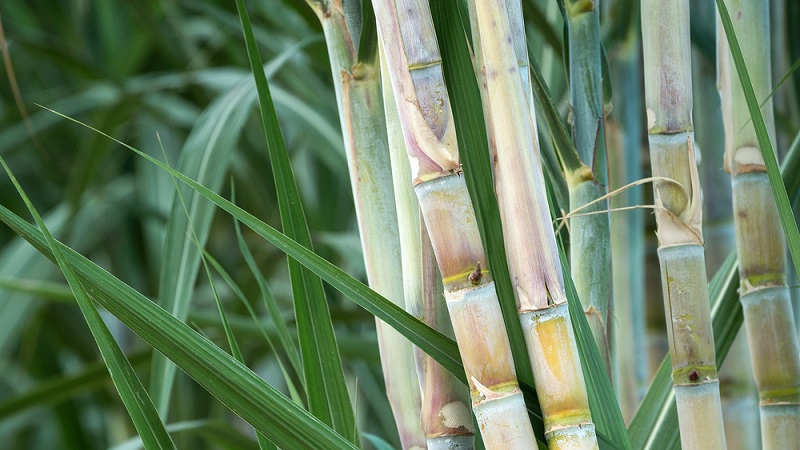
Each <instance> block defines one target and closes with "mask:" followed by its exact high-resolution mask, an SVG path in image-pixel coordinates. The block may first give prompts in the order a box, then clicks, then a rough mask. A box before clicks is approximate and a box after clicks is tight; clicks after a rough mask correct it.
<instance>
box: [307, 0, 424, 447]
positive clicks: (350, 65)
mask: <svg viewBox="0 0 800 450" xmlns="http://www.w3.org/2000/svg"><path fill="white" fill-rule="evenodd" d="M308 3H309V5H310V6H311V7H312V8H313V9H314V11H315V12H316V13H317V16H318V17H319V19H320V22H321V24H322V29H323V31H324V33H325V41H326V43H327V47H328V54H329V55H330V62H331V70H332V73H333V81H334V88H335V92H336V100H337V104H338V108H339V117H340V120H341V125H342V135H343V136H344V143H345V151H346V153H347V163H348V167H349V170H350V182H351V186H352V189H353V197H354V200H355V206H356V218H357V221H358V229H359V234H360V235H361V245H362V248H363V251H364V264H365V266H366V270H367V279H368V282H369V286H370V287H371V288H372V289H374V290H375V291H376V292H378V293H379V294H381V295H383V296H385V297H386V298H388V299H390V300H391V301H393V302H395V303H396V304H398V305H401V306H404V304H405V298H404V295H403V281H402V266H401V262H400V239H399V234H398V226H397V212H396V209H395V204H394V190H393V186H392V183H391V176H392V175H391V165H390V158H389V149H388V142H387V137H386V121H385V116H384V110H383V98H382V92H381V79H380V67H379V65H378V64H377V57H376V58H374V61H375V63H373V64H363V63H359V62H358V60H357V54H356V49H357V47H358V41H357V37H356V36H353V35H352V34H351V32H350V30H351V29H353V22H355V21H357V20H358V21H360V20H361V17H360V16H359V15H358V14H354V13H353V11H352V10H350V9H348V10H347V11H345V8H343V5H342V2H341V0H329V1H314V0H309V2H308ZM376 328H377V332H378V344H379V348H380V353H381V362H382V367H383V375H384V379H385V382H386V393H387V396H388V397H389V403H390V405H391V407H392V413H393V414H394V418H395V422H396V423H397V429H398V433H399V435H400V441H401V444H402V446H403V448H404V449H422V448H425V436H424V434H423V432H422V426H421V424H420V408H421V405H422V401H421V395H420V392H419V389H418V385H417V379H416V364H415V360H414V354H413V350H412V346H411V343H410V342H409V341H408V340H407V339H406V338H405V337H404V336H403V335H401V334H400V333H398V332H397V331H395V330H394V329H393V328H392V327H390V326H388V325H387V324H386V323H384V322H382V321H380V320H377V321H376Z"/></svg>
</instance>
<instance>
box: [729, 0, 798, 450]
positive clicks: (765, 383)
mask: <svg viewBox="0 0 800 450" xmlns="http://www.w3.org/2000/svg"><path fill="white" fill-rule="evenodd" d="M725 3H726V6H727V7H728V9H729V12H730V17H731V21H732V22H733V27H734V30H735V31H736V35H737V38H738V41H739V44H740V46H741V50H742V56H743V57H744V60H745V64H746V66H747V70H748V74H749V76H750V78H751V82H752V85H753V89H754V91H755V95H756V97H757V98H758V99H759V100H763V99H767V98H768V96H770V95H771V91H772V71H771V61H770V54H771V48H770V14H769V8H770V4H769V2H768V1H766V0H737V1H731V0H727V1H726V2H725ZM717 28H718V31H717V36H718V38H717V44H718V45H717V51H718V55H717V56H718V61H719V69H718V76H719V87H720V97H721V101H722V105H723V118H724V121H725V168H726V170H727V171H728V172H729V173H730V174H731V175H732V186H733V209H734V222H735V225H736V247H737V250H738V257H739V278H740V283H741V287H740V289H739V293H740V295H741V298H740V300H741V303H742V309H743V313H744V324H745V328H746V330H747V340H748V343H749V346H750V357H751V361H752V366H753V375H754V378H755V382H756V386H757V387H758V392H759V398H760V403H761V407H760V413H761V440H762V448H764V449H767V450H772V449H783V448H792V447H795V446H796V445H798V440H800V348H799V347H800V344H798V337H797V328H796V324H795V322H794V314H793V311H792V305H791V300H790V297H789V290H788V288H787V286H786V284H787V281H786V238H785V235H784V232H783V229H782V228H781V225H780V217H779V215H778V209H777V207H776V205H775V200H774V198H773V196H772V188H771V187H770V184H769V178H768V176H767V173H766V167H765V165H764V159H763V157H762V155H761V149H760V147H759V145H758V138H757V136H756V133H755V130H754V127H753V124H752V121H751V120H750V114H749V111H748V109H747V102H746V101H745V98H744V92H743V90H742V88H741V83H740V81H739V77H738V74H737V73H736V70H735V68H734V63H733V58H732V56H731V54H730V48H729V46H728V41H727V39H726V36H725V33H724V31H723V30H722V26H721V24H719V20H718V26H717ZM761 111H762V114H763V115H764V121H765V123H766V126H767V131H768V133H769V135H770V139H771V141H772V142H775V118H774V112H773V105H772V99H771V98H769V99H767V100H766V101H765V105H764V107H762V108H761Z"/></svg>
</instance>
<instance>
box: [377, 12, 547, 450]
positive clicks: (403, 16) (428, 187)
mask: <svg viewBox="0 0 800 450" xmlns="http://www.w3.org/2000/svg"><path fill="white" fill-rule="evenodd" d="M373 4H374V9H375V13H376V17H377V22H378V25H379V26H378V29H379V30H380V34H381V37H382V45H383V46H384V50H385V53H384V54H385V55H386V63H387V67H388V69H389V73H390V78H391V83H392V90H393V92H394V96H395V102H396V104H397V109H398V113H399V118H400V124H401V128H402V130H403V136H404V140H405V143H406V151H407V153H408V157H409V163H410V168H411V178H412V182H413V185H414V191H415V192H416V194H417V198H418V200H419V204H420V208H421V210H422V217H423V219H424V221H425V223H426V226H427V230H428V235H429V236H430V238H431V244H432V247H433V250H434V254H435V256H436V261H437V264H438V266H439V271H440V273H441V276H442V283H443V286H444V292H445V300H446V302H447V308H448V311H449V313H450V319H451V321H452V324H453V329H454V332H455V336H456V341H457V342H458V346H459V350H460V353H461V358H462V361H463V364H464V369H465V372H466V378H467V380H468V382H469V387H470V394H471V399H472V408H473V412H474V414H475V417H476V419H477V422H478V425H479V426H480V429H481V433H482V436H483V440H484V443H485V444H486V447H487V448H504V449H534V448H536V441H535V437H534V435H533V430H532V428H531V424H530V419H529V417H528V414H527V411H526V408H525V403H524V400H523V398H522V392H521V391H520V389H519V386H518V383H517V378H516V374H515V371H514V362H513V358H512V355H511V346H510V344H509V340H508V336H507V333H506V329H505V324H504V322H503V317H502V312H501V310H500V304H499V302H498V299H497V294H496V292H495V287H494V282H493V281H492V275H491V274H490V273H487V272H486V271H485V269H486V268H487V267H488V265H487V263H486V256H485V254H484V250H483V246H482V242H481V237H480V233H479V231H478V225H477V220H476V217H475V210H474V208H473V206H472V202H471V200H470V197H469V193H468V191H467V186H466V183H465V181H464V177H462V176H461V175H460V171H461V165H460V160H459V154H458V143H457V141H456V138H455V127H454V123H453V120H452V112H451V110H450V103H449V99H448V94H447V89H446V86H445V83H444V77H443V73H442V66H441V56H440V54H439V49H438V44H437V41H436V36H435V34H434V29H433V21H432V19H431V15H430V11H429V10H428V6H427V2H425V1H424V0H374V1H373Z"/></svg>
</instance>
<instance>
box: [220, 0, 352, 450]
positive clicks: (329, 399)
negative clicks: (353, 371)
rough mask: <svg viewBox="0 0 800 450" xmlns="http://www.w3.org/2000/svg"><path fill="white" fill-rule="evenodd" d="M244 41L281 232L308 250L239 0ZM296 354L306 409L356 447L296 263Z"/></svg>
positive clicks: (317, 316)
mask: <svg viewBox="0 0 800 450" xmlns="http://www.w3.org/2000/svg"><path fill="white" fill-rule="evenodd" d="M236 7H237V10H238V11H239V18H240V21H241V24H242V29H243V32H244V36H245V44H246V47H247V55H248V59H249V61H250V66H251V69H252V71H253V75H254V76H255V82H256V88H257V90H258V100H259V107H260V108H259V109H260V110H261V120H262V126H263V128H264V133H265V134H266V138H267V147H268V150H269V156H270V161H271V162H272V172H273V176H274V178H275V186H276V190H277V192H278V206H279V209H280V215H281V221H282V223H283V229H284V232H285V233H286V235H287V236H289V237H290V238H292V239H294V240H296V241H297V242H299V243H300V244H301V245H303V246H304V247H306V248H308V249H312V244H311V236H310V234H309V231H308V224H307V223H306V219H305V215H304V213H303V209H302V203H301V201H300V193H299V192H298V190H297V184H296V182H295V179H294V174H293V172H292V167H291V164H290V162H289V156H288V153H287V152H286V148H285V145H284V142H283V137H282V134H281V130H280V126H279V124H278V118H277V116H276V114H275V108H274V105H273V103H272V96H271V94H270V89H269V84H268V82H267V77H266V75H265V74H264V71H263V70H262V63H261V56H260V55H259V52H258V48H257V44H256V41H255V37H254V35H253V30H252V27H251V25H250V19H249V17H248V14H247V10H246V8H245V6H244V2H243V1H242V0H237V2H236ZM289 274H290V278H291V284H292V293H293V295H294V302H295V315H296V318H297V327H298V336H299V337H300V351H301V353H302V355H303V368H304V371H305V387H306V391H307V394H308V403H309V409H310V410H311V412H312V413H313V414H314V415H315V416H317V417H319V418H320V420H322V421H323V422H324V423H326V424H329V425H331V426H332V428H333V429H334V430H335V431H337V432H338V433H339V434H341V435H343V436H346V437H348V439H349V440H350V441H351V442H352V443H354V444H358V442H359V437H358V432H357V429H356V425H355V415H354V413H353V409H352V406H351V405H350V396H349V394H348V391H347V386H346V383H345V379H344V372H343V370H342V362H341V357H340V355H339V350H338V348H337V344H336V336H335V334H334V331H333V324H332V322H331V319H330V311H329V310H328V304H327V300H326V297H325V291H324V289H323V286H322V281H321V280H320V279H319V277H318V276H316V275H314V274H313V273H312V272H310V271H309V270H308V269H306V268H304V267H302V266H301V265H300V264H299V263H298V262H297V261H295V260H292V259H290V260H289Z"/></svg>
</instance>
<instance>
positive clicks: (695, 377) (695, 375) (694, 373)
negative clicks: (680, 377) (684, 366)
mask: <svg viewBox="0 0 800 450" xmlns="http://www.w3.org/2000/svg"><path fill="white" fill-rule="evenodd" d="M699 379H700V374H699V373H697V369H692V371H691V372H689V381H692V382H697V380H699Z"/></svg>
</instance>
